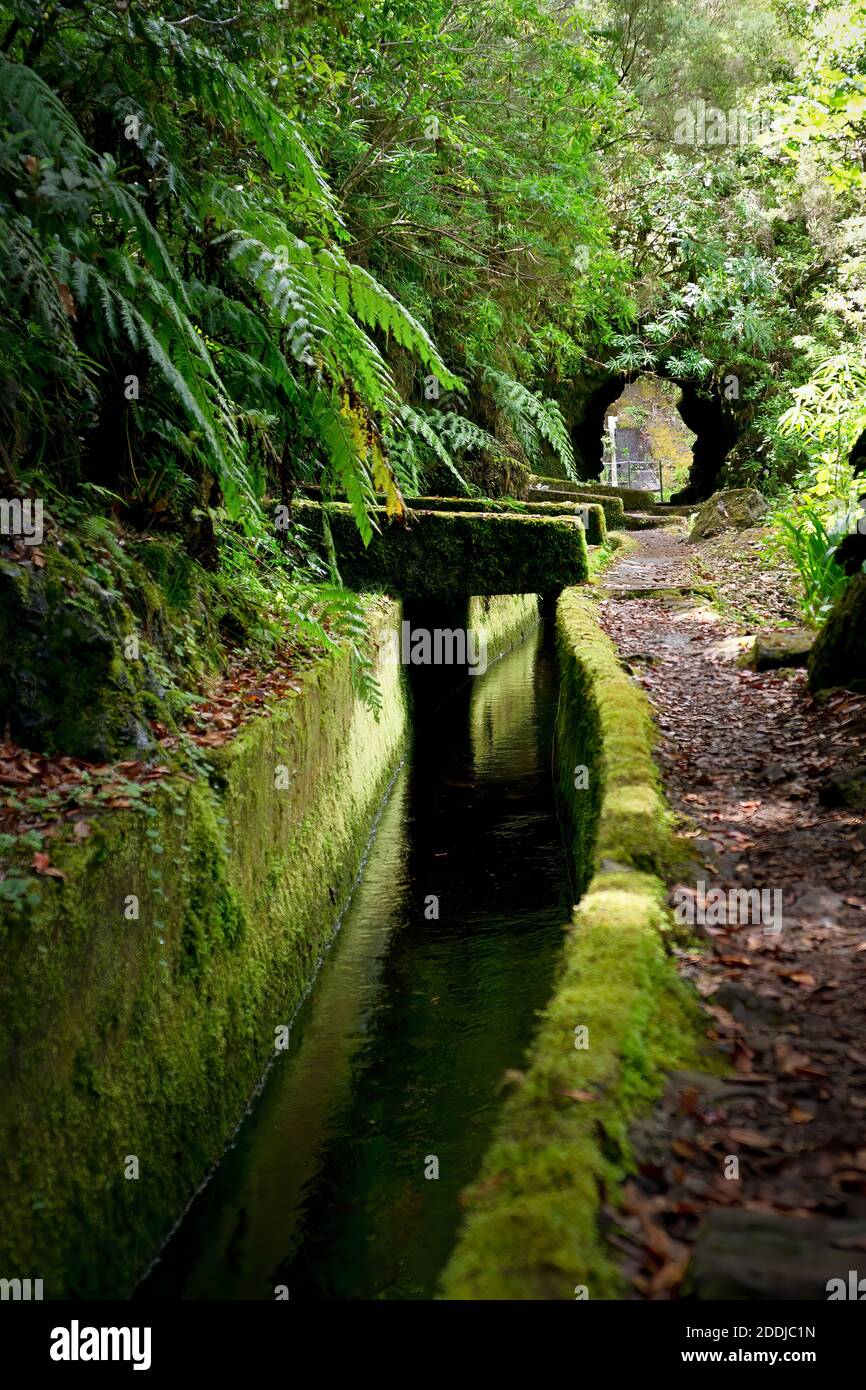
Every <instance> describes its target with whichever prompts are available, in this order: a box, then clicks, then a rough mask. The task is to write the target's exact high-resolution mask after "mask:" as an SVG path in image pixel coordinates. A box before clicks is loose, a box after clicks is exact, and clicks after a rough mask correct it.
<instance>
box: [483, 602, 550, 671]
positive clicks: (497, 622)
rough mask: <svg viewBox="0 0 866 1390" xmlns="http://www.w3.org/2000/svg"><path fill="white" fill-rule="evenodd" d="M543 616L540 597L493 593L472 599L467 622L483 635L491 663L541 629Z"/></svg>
mask: <svg viewBox="0 0 866 1390" xmlns="http://www.w3.org/2000/svg"><path fill="white" fill-rule="evenodd" d="M540 616H541V615H540V613H539V607H538V595H537V594H491V595H489V596H488V597H486V598H470V600H469V605H468V612H467V618H466V622H467V626H468V627H469V628H471V629H472V630H473V631H474V632H477V633H478V634H479V635H480V637H481V640H482V647H481V650H483V651H486V653H487V660H488V663H489V662H491V661H495V660H496V658H497V657H500V656H503V655H504V653H505V652H507V651H509V650H510V648H511V647H513V646H515V645H516V643H518V642H520V641H521V640H522V639H523V638H524V637H525V636H526V634H527V633H528V632H531V631H532V629H533V628H535V627H537V626H538V623H539V621H540Z"/></svg>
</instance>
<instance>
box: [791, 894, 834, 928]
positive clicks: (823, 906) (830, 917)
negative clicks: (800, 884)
mask: <svg viewBox="0 0 866 1390" xmlns="http://www.w3.org/2000/svg"><path fill="white" fill-rule="evenodd" d="M844 906H845V899H844V898H843V897H842V895H841V893H834V892H833V890H832V889H831V888H815V889H811V890H810V891H809V892H807V893H803V894H802V896H801V897H799V898H797V899H796V900H795V901H794V902H793V903H792V904H791V909H790V910H791V915H792V916H793V917H805V918H807V919H808V920H809V921H810V922H812V923H813V924H814V925H817V926H821V927H832V926H834V925H835V923H836V920H837V918H838V916H839V913H840V912H842V911H843V909H844Z"/></svg>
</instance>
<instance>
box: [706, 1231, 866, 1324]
mask: <svg viewBox="0 0 866 1390" xmlns="http://www.w3.org/2000/svg"><path fill="white" fill-rule="evenodd" d="M858 1268H859V1269H860V1270H861V1271H862V1272H864V1273H866V1221H862V1220H847V1219H846V1220H843V1219H840V1218H833V1217H817V1216H816V1217H808V1218H804V1217H795V1216H784V1215H780V1214H779V1213H776V1212H767V1211H741V1210H738V1209H736V1208H726V1209H723V1210H717V1211H713V1212H711V1213H710V1215H709V1216H708V1217H707V1219H706V1221H705V1222H704V1224H703V1226H702V1227H701V1229H700V1231H699V1233H698V1238H697V1240H696V1242H695V1247H694V1251H693V1254H692V1259H691V1264H690V1265H689V1269H688V1272H687V1274H686V1284H685V1288H684V1290H683V1291H684V1292H685V1293H692V1294H694V1295H695V1296H696V1297H697V1298H699V1299H702V1300H716V1299H738V1300H743V1299H754V1300H756V1301H759V1302H764V1301H767V1300H771V1299H782V1300H787V1299H791V1300H798V1301H802V1300H805V1299H810V1300H813V1301H816V1300H817V1301H824V1300H827V1299H828V1298H830V1295H831V1293H835V1295H836V1297H840V1296H842V1295H840V1294H839V1292H838V1289H839V1284H838V1281H839V1280H842V1281H843V1284H844V1286H845V1287H846V1288H847V1287H848V1286H849V1274H850V1272H851V1271H852V1270H855V1271H856V1270H857V1269H858ZM856 1284H857V1281H856V1280H855V1285H854V1287H856ZM847 1296H850V1294H849V1295H847ZM855 1297H858V1298H859V1297H862V1298H866V1281H864V1289H863V1292H862V1294H860V1293H858V1294H856V1295H855Z"/></svg>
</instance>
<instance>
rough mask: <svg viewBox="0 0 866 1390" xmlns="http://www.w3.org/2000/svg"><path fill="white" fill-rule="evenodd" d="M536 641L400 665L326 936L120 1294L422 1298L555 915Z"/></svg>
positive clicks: (522, 1031)
mask: <svg viewBox="0 0 866 1390" xmlns="http://www.w3.org/2000/svg"><path fill="white" fill-rule="evenodd" d="M407 617H409V618H410V619H411V617H412V614H411V609H409V608H407ZM552 647H553V644H552V632H551V631H550V628H549V627H545V628H541V627H536V628H535V629H534V630H533V631H531V632H530V633H529V634H528V635H527V636H526V637H525V638H524V640H523V641H522V642H521V643H520V644H519V645H517V646H516V647H514V648H513V649H512V650H511V651H510V652H508V653H507V654H506V655H504V656H503V657H502V658H501V659H500V660H499V661H497V662H496V663H495V664H493V665H491V666H490V667H489V669H488V670H487V672H486V674H484V675H480V676H476V677H467V675H466V672H465V670H462V671H461V670H457V669H455V668H451V667H445V668H442V667H439V668H436V667H434V668H430V667H426V668H424V667H420V668H411V669H412V676H413V707H414V709H413V729H412V736H411V740H410V748H409V752H408V756H407V759H406V761H405V762H404V764H403V766H402V767H401V769H400V771H399V772H398V774H397V776H396V779H395V781H394V783H393V784H392V787H391V789H390V794H389V796H388V798H387V801H386V803H385V805H384V806H383V809H382V811H381V814H380V816H379V819H378V823H377V825H376V828H375V834H374V838H373V840H372V842H371V845H370V847H369V852H368V855H367V858H366V862H365V865H364V867H363V869H362V873H361V876H360V878H359V881H358V883H357V884H356V887H355V891H354V893H353V896H352V899H351V902H350V905H349V907H348V910H347V911H346V913H345V916H344V919H343V921H342V925H341V929H340V932H339V934H338V936H337V937H336V938H335V941H334V943H333V945H332V947H331V949H330V951H329V952H328V953H327V955H326V957H325V960H324V963H323V965H322V968H321V969H320V971H319V973H318V976H317V978H316V980H315V983H314V985H313V988H312V990H311V992H310V994H309V996H308V997H307V1000H306V1001H305V1003H304V1005H303V1006H302V1008H301V1010H300V1012H299V1014H298V1015H297V1017H296V1019H295V1021H294V1023H293V1026H292V1029H291V1041H290V1046H289V1048H288V1049H287V1050H286V1051H285V1052H284V1053H282V1054H281V1055H280V1056H279V1057H278V1059H277V1061H276V1062H275V1063H274V1065H273V1066H272V1068H271V1070H270V1073H269V1075H268V1079H267V1081H266V1084H265V1086H264V1088H263V1091H262V1093H261V1094H260V1096H259V1097H258V1098H257V1099H256V1100H255V1102H254V1103H253V1105H252V1107H251V1109H250V1112H249V1114H248V1116H247V1117H246V1119H245V1121H244V1123H243V1124H242V1126H241V1128H240V1130H239V1132H238V1134H237V1136H236V1141H235V1143H234V1145H233V1146H232V1148H231V1149H230V1150H229V1152H228V1153H227V1155H226V1156H225V1158H224V1160H223V1162H222V1163H221V1165H220V1167H219V1168H218V1170H217V1172H216V1173H215V1175H214V1177H213V1179H212V1181H211V1182H210V1183H209V1184H208V1185H207V1186H206V1187H205V1188H204V1189H203V1190H202V1192H201V1193H200V1194H199V1196H198V1198H197V1199H196V1201H195V1202H194V1203H193V1205H192V1207H191V1208H190V1210H189V1211H188V1213H187V1215H186V1217H185V1219H184V1221H183V1222H182V1224H181V1225H180V1227H179V1229H178V1230H177V1231H176V1233H175V1235H174V1237H173V1238H172V1240H171V1241H170V1242H169V1244H168V1246H167V1247H166V1249H165V1250H164V1252H163V1254H162V1257H161V1259H160V1260H159V1261H158V1263H157V1264H156V1266H155V1267H154V1269H153V1271H152V1272H151V1274H150V1276H149V1278H148V1279H146V1280H145V1282H144V1283H143V1284H142V1285H141V1287H140V1288H139V1290H138V1295H139V1296H140V1297H145V1298H148V1297H151V1298H152V1297H167V1298H178V1297H180V1298H223V1299H235V1298H274V1297H275V1290H278V1289H279V1288H280V1287H281V1286H282V1287H284V1288H285V1289H286V1290H287V1291H288V1292H289V1295H290V1296H291V1297H292V1298H301V1299H310V1298H330V1299H346V1298H381V1297H386V1298H426V1297H430V1296H431V1295H432V1294H433V1293H434V1292H435V1288H436V1282H437V1278H438V1276H439V1274H440V1272H441V1270H442V1268H443V1266H444V1264H445V1262H446V1260H447V1258H448V1255H449V1253H450V1250H451V1248H452V1246H453V1243H454V1239H455V1234H456V1230H457V1226H458V1222H459V1219H460V1216H461V1207H460V1201H459V1197H460V1192H461V1189H462V1188H463V1187H464V1186H465V1185H466V1183H467V1182H469V1181H470V1180H471V1179H472V1178H473V1177H474V1176H475V1174H476V1172H477V1169H478V1166H479V1164H480V1161H481V1158H482V1155H483V1153H484V1149H485V1147H486V1145H487V1144H488V1142H489V1139H490V1136H491V1132H492V1128H493V1125H494V1122H495V1119H496V1115H497V1113H498V1111H499V1109H500V1107H501V1101H502V1096H503V1091H502V1077H503V1072H505V1071H507V1069H509V1068H518V1067H520V1066H521V1064H522V1062H523V1059H524V1054H525V1049H526V1046H527V1044H528V1043H529V1041H530V1038H531V1036H532V1033H533V1031H534V1026H535V1023H536V1014H537V1011H538V1010H540V1009H541V1008H542V1007H543V1006H544V1004H545V1003H546V1002H547V1000H548V998H549V996H550V993H551V988H552V976H553V970H554V963H555V961H556V959H557V956H558V955H559V953H560V950H561V947H562V940H563V925H564V924H565V923H566V922H567V921H568V919H569V916H570V911H571V892H570V888H569V879H568V866H567V860H566V855H565V852H564V848H563V840H562V836H561V834H560V829H559V826H558V823H557V819H556V814H555V808H554V789H553V780H552V778H551V754H552V742H553V726H554V718H555V712H556V706H557V695H558V674H557V667H556V660H555V656H554V653H553V649H552Z"/></svg>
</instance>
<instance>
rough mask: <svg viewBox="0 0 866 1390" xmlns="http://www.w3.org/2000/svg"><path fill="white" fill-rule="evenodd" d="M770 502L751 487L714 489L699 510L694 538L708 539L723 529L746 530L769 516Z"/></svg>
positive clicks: (692, 535)
mask: <svg viewBox="0 0 866 1390" xmlns="http://www.w3.org/2000/svg"><path fill="white" fill-rule="evenodd" d="M768 506H769V504H768V503H767V501H766V500H765V498H763V497H762V496H761V494H760V493H759V492H756V491H755V489H754V488H751V487H741V488H731V489H729V490H728V491H724V492H714V493H713V495H712V497H711V498H710V499H709V501H708V502H704V504H703V506H701V507H700V508H699V510H698V514H697V516H696V517H695V521H694V525H693V526H692V529H691V533H690V535H689V540H690V541H705V540H708V539H709V538H710V536H720V535H721V534H722V532H723V531H745V530H747V529H748V528H749V527H751V526H755V525H757V523H758V522H759V521H761V519H762V518H763V517H764V516H765V515H766V513H767V510H768Z"/></svg>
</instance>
